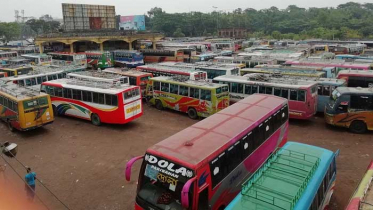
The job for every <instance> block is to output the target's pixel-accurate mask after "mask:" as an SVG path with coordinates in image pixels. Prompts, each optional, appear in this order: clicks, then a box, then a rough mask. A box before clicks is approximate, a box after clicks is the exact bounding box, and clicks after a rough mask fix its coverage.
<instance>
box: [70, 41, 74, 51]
mask: <svg viewBox="0 0 373 210" xmlns="http://www.w3.org/2000/svg"><path fill="white" fill-rule="evenodd" d="M70 52H71V53H73V52H74V43H71V44H70Z"/></svg>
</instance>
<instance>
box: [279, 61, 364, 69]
mask: <svg viewBox="0 0 373 210" xmlns="http://www.w3.org/2000/svg"><path fill="white" fill-rule="evenodd" d="M285 64H291V65H306V66H321V67H340V68H352V69H356V68H369V67H370V66H371V64H364V63H348V62H344V60H341V61H337V60H336V61H334V62H331V61H323V60H322V61H318V60H317V61H313V60H308V61H286V62H285Z"/></svg>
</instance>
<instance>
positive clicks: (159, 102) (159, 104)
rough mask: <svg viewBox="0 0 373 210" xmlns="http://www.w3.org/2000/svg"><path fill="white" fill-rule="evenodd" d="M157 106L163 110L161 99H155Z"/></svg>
mask: <svg viewBox="0 0 373 210" xmlns="http://www.w3.org/2000/svg"><path fill="white" fill-rule="evenodd" d="M155 108H157V109H158V110H163V104H162V101H161V100H155Z"/></svg>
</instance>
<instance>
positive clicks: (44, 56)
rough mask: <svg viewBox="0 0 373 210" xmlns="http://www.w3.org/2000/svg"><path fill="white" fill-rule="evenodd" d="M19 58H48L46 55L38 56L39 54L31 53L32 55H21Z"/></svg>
mask: <svg viewBox="0 0 373 210" xmlns="http://www.w3.org/2000/svg"><path fill="white" fill-rule="evenodd" d="M21 57H24V58H47V57H50V56H49V55H47V54H39V53H32V54H22V55H21Z"/></svg>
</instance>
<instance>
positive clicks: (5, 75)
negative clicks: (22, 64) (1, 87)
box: [0, 72, 8, 78]
mask: <svg viewBox="0 0 373 210" xmlns="http://www.w3.org/2000/svg"><path fill="white" fill-rule="evenodd" d="M7 76H8V74H7V73H6V72H0V78H3V77H7Z"/></svg>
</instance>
